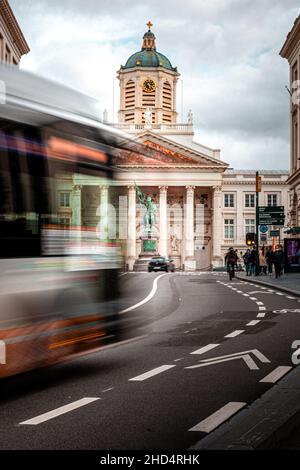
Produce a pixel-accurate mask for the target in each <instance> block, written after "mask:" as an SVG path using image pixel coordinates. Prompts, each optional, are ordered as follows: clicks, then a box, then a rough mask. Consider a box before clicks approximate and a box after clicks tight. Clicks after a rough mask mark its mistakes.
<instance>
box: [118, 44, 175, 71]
mask: <svg viewBox="0 0 300 470" xmlns="http://www.w3.org/2000/svg"><path fill="white" fill-rule="evenodd" d="M132 67H163V68H165V69H168V70H176V67H175V68H174V67H172V64H171V62H170V61H169V59H168V58H167V57H166V56H165V55H163V54H161V53H160V52H157V51H156V50H155V49H145V50H141V51H139V52H136V53H135V54H132V55H131V56H130V57H129V59H128V60H127V62H126V64H125V65H124V66H122V69H130V68H132Z"/></svg>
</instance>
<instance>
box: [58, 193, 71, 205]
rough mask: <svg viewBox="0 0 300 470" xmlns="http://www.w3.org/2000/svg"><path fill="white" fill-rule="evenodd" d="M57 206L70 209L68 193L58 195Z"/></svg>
mask: <svg viewBox="0 0 300 470" xmlns="http://www.w3.org/2000/svg"><path fill="white" fill-rule="evenodd" d="M59 206H60V207H70V193H69V192H64V193H59Z"/></svg>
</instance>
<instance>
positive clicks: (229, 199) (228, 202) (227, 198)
mask: <svg viewBox="0 0 300 470" xmlns="http://www.w3.org/2000/svg"><path fill="white" fill-rule="evenodd" d="M224 207H234V194H224Z"/></svg>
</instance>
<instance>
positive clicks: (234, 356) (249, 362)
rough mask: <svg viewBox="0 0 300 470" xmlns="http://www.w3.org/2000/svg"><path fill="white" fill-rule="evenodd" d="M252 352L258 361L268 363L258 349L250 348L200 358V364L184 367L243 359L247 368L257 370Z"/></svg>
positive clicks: (189, 367)
mask: <svg viewBox="0 0 300 470" xmlns="http://www.w3.org/2000/svg"><path fill="white" fill-rule="evenodd" d="M251 353H252V354H253V356H256V357H257V359H259V360H260V362H263V363H269V362H270V361H269V359H268V358H267V357H266V356H264V355H263V354H262V353H261V352H260V351H258V349H251V350H249V351H241V352H238V353H233V354H227V355H226V356H217V357H212V358H210V359H202V360H201V361H199V362H200V363H201V364H196V365H194V366H188V367H185V369H196V368H198V367H205V366H210V365H213V364H220V363H221V362H228V361H234V360H235V359H243V360H244V362H245V363H246V364H247V366H248V367H249V369H251V370H257V369H259V367H258V366H257V365H256V363H255V362H254V360H253V359H252V358H251V356H250V354H251Z"/></svg>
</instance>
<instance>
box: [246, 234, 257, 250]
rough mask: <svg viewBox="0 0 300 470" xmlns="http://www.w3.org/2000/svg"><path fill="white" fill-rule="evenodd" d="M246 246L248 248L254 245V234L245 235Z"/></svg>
mask: <svg viewBox="0 0 300 470" xmlns="http://www.w3.org/2000/svg"><path fill="white" fill-rule="evenodd" d="M246 245H247V246H249V247H250V246H253V245H255V233H253V232H249V233H246Z"/></svg>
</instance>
